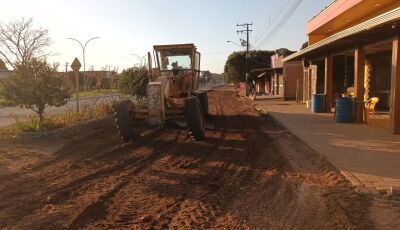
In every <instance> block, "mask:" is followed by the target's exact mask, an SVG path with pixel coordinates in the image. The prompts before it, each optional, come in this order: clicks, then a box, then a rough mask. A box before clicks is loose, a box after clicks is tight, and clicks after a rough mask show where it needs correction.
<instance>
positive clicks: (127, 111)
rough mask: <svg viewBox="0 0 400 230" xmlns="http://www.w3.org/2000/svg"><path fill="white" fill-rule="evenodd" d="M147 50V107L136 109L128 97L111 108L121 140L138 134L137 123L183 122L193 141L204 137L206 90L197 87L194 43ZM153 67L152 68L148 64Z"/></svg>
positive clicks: (198, 54) (197, 71) (198, 63)
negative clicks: (148, 51)
mask: <svg viewBox="0 0 400 230" xmlns="http://www.w3.org/2000/svg"><path fill="white" fill-rule="evenodd" d="M153 57H154V59H152V56H151V54H150V53H148V64H149V70H148V73H149V74H148V77H149V84H148V85H147V106H146V108H139V107H137V106H135V104H134V103H133V101H132V100H125V101H122V102H120V103H119V104H118V105H117V106H116V107H115V113H114V115H115V122H116V126H117V128H118V130H119V132H120V136H121V138H122V139H123V140H124V141H129V140H132V139H135V138H137V137H138V131H137V127H136V126H137V124H138V123H139V121H140V120H142V121H143V120H144V121H145V122H146V123H148V124H149V125H162V124H163V123H164V122H166V121H170V120H171V121H186V127H187V130H188V131H189V132H190V133H191V135H192V136H193V137H194V138H195V139H196V140H202V139H204V137H205V116H206V115H207V114H208V98H207V92H206V91H200V90H199V77H200V53H199V52H197V49H196V46H195V45H194V44H177V45H155V46H154V51H153ZM153 60H154V64H155V67H154V68H153V66H152V64H153Z"/></svg>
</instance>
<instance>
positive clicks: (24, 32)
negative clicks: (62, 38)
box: [0, 18, 50, 69]
mask: <svg viewBox="0 0 400 230" xmlns="http://www.w3.org/2000/svg"><path fill="white" fill-rule="evenodd" d="M49 44H50V38H49V36H48V31H47V30H46V29H42V28H34V26H33V19H32V18H30V19H28V20H26V19H24V18H23V19H21V20H16V21H12V22H9V23H1V24H0V58H1V59H3V60H4V62H5V63H6V64H8V65H9V66H11V67H12V68H13V69H16V67H17V65H18V66H20V67H21V66H22V67H25V66H26V65H27V64H28V63H29V62H30V61H31V60H32V59H34V58H43V57H45V56H46V53H45V52H44V51H45V48H47V47H48V46H49Z"/></svg>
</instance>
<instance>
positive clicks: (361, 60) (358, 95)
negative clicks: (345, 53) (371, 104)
mask: <svg viewBox="0 0 400 230" xmlns="http://www.w3.org/2000/svg"><path fill="white" fill-rule="evenodd" d="M364 77H365V53H364V49H363V48H361V47H357V48H356V49H355V50H354V91H355V92H354V96H355V105H356V107H355V109H356V110H355V120H356V122H357V123H362V122H363V120H364V119H363V116H364V109H363V108H364V104H363V103H364V93H365V92H364Z"/></svg>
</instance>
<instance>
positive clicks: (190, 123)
mask: <svg viewBox="0 0 400 230" xmlns="http://www.w3.org/2000/svg"><path fill="white" fill-rule="evenodd" d="M185 117H186V123H187V127H188V130H189V132H190V133H191V135H192V136H193V137H194V139H196V140H203V139H204V138H205V121H204V112H203V108H202V106H201V103H200V100H199V99H198V98H197V97H189V98H187V99H186V101H185Z"/></svg>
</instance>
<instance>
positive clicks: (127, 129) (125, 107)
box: [114, 100, 137, 142]
mask: <svg viewBox="0 0 400 230" xmlns="http://www.w3.org/2000/svg"><path fill="white" fill-rule="evenodd" d="M133 107H134V105H133V102H132V101H131V100H126V101H122V102H120V103H119V104H118V105H117V106H116V107H115V109H114V118H115V124H116V126H117V128H118V131H119V135H120V137H121V139H122V140H123V141H124V142H128V141H130V140H133V139H135V138H136V137H137V135H136V133H135V124H134V121H133V114H132V111H133Z"/></svg>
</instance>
